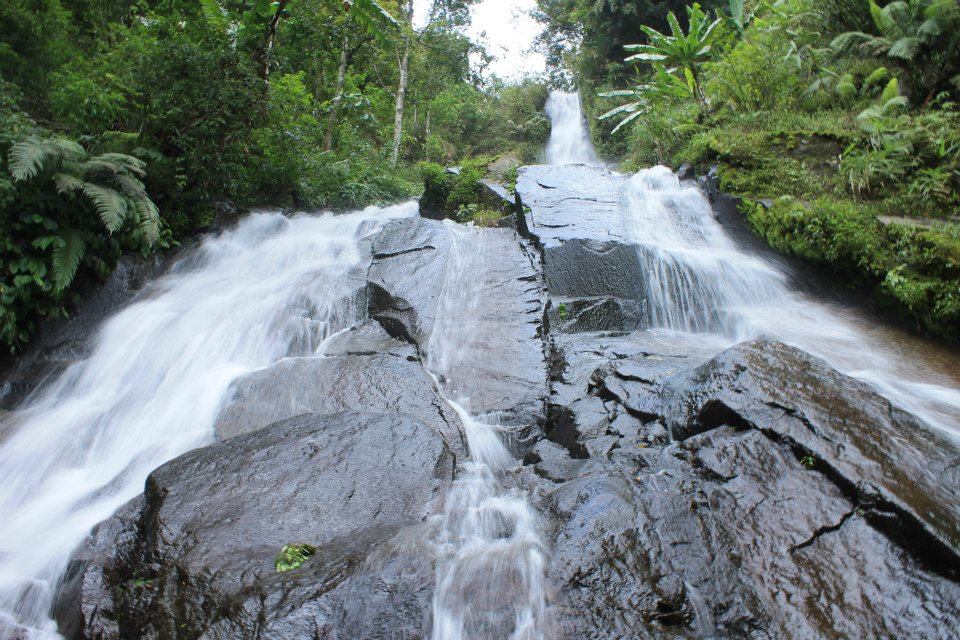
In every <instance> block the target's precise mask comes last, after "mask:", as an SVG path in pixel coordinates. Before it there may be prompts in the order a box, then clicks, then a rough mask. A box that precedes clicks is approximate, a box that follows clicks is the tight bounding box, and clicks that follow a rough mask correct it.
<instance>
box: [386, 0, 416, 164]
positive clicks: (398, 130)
mask: <svg viewBox="0 0 960 640" xmlns="http://www.w3.org/2000/svg"><path fill="white" fill-rule="evenodd" d="M405 13H406V15H405V16H404V17H405V18H406V20H407V25H408V26H409V27H410V30H412V28H413V0H408V1H407V8H406V12H405ZM410 38H411V34H410V33H407V36H406V39H405V40H404V43H403V58H402V59H401V60H400V83H399V85H398V86H397V103H396V107H395V109H394V115H393V149H392V150H391V152H390V165H391V166H394V167H395V166H397V161H398V160H399V159H400V143H401V142H402V141H403V106H404V101H405V100H406V97H407V73H408V72H409V70H410Z"/></svg>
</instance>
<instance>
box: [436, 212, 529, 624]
mask: <svg viewBox="0 0 960 640" xmlns="http://www.w3.org/2000/svg"><path fill="white" fill-rule="evenodd" d="M448 228H449V230H450V233H451V235H452V239H453V246H452V249H451V257H450V261H449V263H448V264H447V270H446V276H445V280H444V283H443V288H442V292H441V298H440V304H439V308H438V313H437V321H436V324H435V325H434V328H433V331H432V333H431V336H430V340H429V344H428V347H427V351H428V359H427V367H428V369H430V371H431V372H432V373H433V374H434V375H435V376H437V379H438V380H439V381H440V384H441V387H442V388H443V390H444V394H445V396H446V397H447V398H448V402H449V403H450V405H451V406H452V407H453V408H454V409H455V410H456V411H457V413H458V414H459V416H460V418H461V420H462V421H463V425H464V429H465V431H466V438H467V446H468V448H469V451H470V460H468V461H467V462H465V463H464V464H462V465H461V468H460V472H459V475H458V478H457V480H456V482H455V483H454V484H453V486H452V488H451V489H450V491H449V493H448V494H447V496H446V501H445V507H444V512H443V514H442V515H441V516H439V518H438V523H437V524H438V528H439V534H438V538H437V541H438V559H437V569H436V590H435V592H434V597H433V636H432V638H433V640H461V639H468V638H476V639H479V638H511V639H513V640H541V639H543V638H545V637H546V636H545V633H546V631H545V627H546V613H547V595H546V584H545V578H544V567H545V562H546V560H545V549H544V545H543V542H542V539H541V536H540V529H541V527H540V523H539V520H538V518H537V515H536V513H535V512H534V510H533V509H532V508H531V506H530V504H529V502H528V500H527V496H526V494H525V493H524V492H523V491H521V490H520V489H517V488H511V487H510V486H509V485H510V479H511V478H510V472H511V470H512V469H514V468H516V467H517V466H518V463H517V461H516V460H514V458H513V456H511V455H510V453H509V451H508V450H507V448H506V447H505V446H504V443H503V442H502V441H501V437H500V429H499V425H498V421H497V416H496V415H493V414H489V413H488V414H486V415H483V414H479V413H478V411H479V410H480V409H479V408H478V407H476V406H474V404H473V402H472V401H471V397H472V395H473V394H474V393H479V392H480V391H481V390H480V389H476V388H469V385H471V384H473V385H476V382H472V383H467V384H463V383H461V384H459V385H458V384H456V383H451V382H449V380H451V379H452V376H451V374H452V373H453V372H456V373H457V375H456V379H457V380H461V381H463V380H474V381H476V380H479V379H482V376H481V375H478V373H479V372H478V370H477V366H478V365H479V364H480V363H479V362H477V361H476V357H477V356H478V355H479V356H482V355H483V349H482V345H483V344H484V343H485V341H486V339H487V336H486V335H485V334H486V332H489V331H495V330H496V327H491V326H485V325H484V323H482V322H480V321H478V320H477V319H478V318H480V317H481V316H482V314H481V313H480V310H481V309H482V308H483V305H484V304H485V302H484V300H483V299H482V296H480V295H478V294H477V287H476V286H474V285H475V283H474V280H475V279H476V278H477V277H479V276H480V274H482V273H483V272H484V268H485V267H484V261H485V257H486V251H485V250H484V233H483V230H481V229H477V228H474V227H472V226H471V227H463V226H460V225H455V224H452V223H450V224H448Z"/></svg>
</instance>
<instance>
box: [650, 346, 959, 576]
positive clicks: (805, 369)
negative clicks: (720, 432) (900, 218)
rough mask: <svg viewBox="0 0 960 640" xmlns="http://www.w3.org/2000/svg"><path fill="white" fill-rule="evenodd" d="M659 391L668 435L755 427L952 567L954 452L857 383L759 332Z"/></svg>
mask: <svg viewBox="0 0 960 640" xmlns="http://www.w3.org/2000/svg"><path fill="white" fill-rule="evenodd" d="M665 393H666V395H667V396H668V397H670V398H671V399H672V403H671V405H672V406H671V409H670V412H671V414H670V415H671V421H672V425H673V431H674V436H675V437H677V438H686V437H689V436H690V435H693V434H696V433H699V432H703V431H707V430H709V429H711V428H714V427H715V426H717V425H718V424H736V425H737V426H742V427H744V428H753V429H760V430H762V431H764V432H765V433H767V434H768V435H769V436H770V437H771V438H774V439H776V440H779V441H783V442H785V443H788V444H789V446H790V447H792V448H794V449H795V450H796V451H797V452H798V454H799V455H802V456H812V457H813V458H814V459H815V460H816V461H817V464H822V465H823V467H824V471H825V472H827V473H829V474H831V475H833V476H835V477H837V478H838V481H839V482H842V483H844V484H845V485H846V486H847V487H849V488H850V489H852V490H855V493H856V494H857V496H858V498H859V500H860V501H861V502H862V503H864V504H865V505H870V508H872V507H874V506H875V507H876V509H878V510H879V511H882V512H883V513H882V515H881V514H880V513H878V514H876V517H877V518H878V519H885V520H889V522H890V526H892V527H894V528H898V529H899V528H905V527H906V528H910V527H918V528H919V530H918V531H910V532H909V533H910V535H911V536H918V535H922V534H926V535H928V536H929V537H930V538H931V539H930V540H926V541H924V542H923V543H922V544H923V545H924V546H926V547H927V550H928V551H930V552H931V553H936V552H943V553H944V554H946V556H947V559H945V560H944V562H950V561H952V562H954V563H955V566H954V569H956V570H957V571H958V574H960V562H958V558H960V451H958V450H957V447H956V446H955V445H954V443H953V442H951V441H950V440H948V439H947V438H946V437H945V436H943V435H941V434H940V433H939V432H938V431H935V430H932V429H930V428H928V427H926V426H925V425H924V424H922V423H921V422H920V421H918V420H917V419H916V418H914V417H913V416H912V415H910V414H908V413H906V412H905V411H902V410H901V409H899V408H897V407H896V406H894V405H892V404H891V403H890V401H889V400H887V399H885V398H883V397H881V396H880V395H878V394H877V393H876V392H875V391H874V390H873V389H871V388H870V387H869V386H868V385H866V384H865V383H862V382H859V381H856V380H853V379H851V378H848V377H847V376H844V375H842V374H840V373H838V372H837V371H835V370H833V369H832V368H830V366H829V365H827V364H826V363H825V362H823V361H822V360H819V359H817V358H814V357H812V356H810V355H808V354H806V353H804V352H802V351H800V350H799V349H796V348H793V347H789V346H787V345H784V344H782V343H779V342H774V341H771V340H764V339H760V340H754V341H751V342H746V343H742V344H740V345H737V346H736V347H734V348H732V349H730V350H728V351H725V352H723V353H722V354H720V355H718V356H717V357H716V358H714V359H713V360H711V361H710V362H708V363H706V364H704V365H702V366H701V367H698V368H697V369H694V370H692V371H690V372H689V373H688V374H685V375H681V376H678V378H677V379H675V380H672V381H670V382H669V383H668V384H667V385H666V389H665ZM905 533H906V532H905ZM918 542H920V541H919V540H918ZM937 543H939V545H938V544H937ZM941 545H942V546H943V547H944V548H943V549H937V548H936V547H937V546H941Z"/></svg>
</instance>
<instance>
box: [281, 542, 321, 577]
mask: <svg viewBox="0 0 960 640" xmlns="http://www.w3.org/2000/svg"><path fill="white" fill-rule="evenodd" d="M316 552H317V548H316V547H315V546H313V545H312V544H305V543H301V544H285V545H283V548H282V549H280V554H279V555H278V556H277V561H276V566H277V573H283V572H284V571H293V570H294V569H299V568H300V567H301V566H302V565H303V563H304V562H306V561H307V558H309V557H310V556H312V555H313V554H315V553H316Z"/></svg>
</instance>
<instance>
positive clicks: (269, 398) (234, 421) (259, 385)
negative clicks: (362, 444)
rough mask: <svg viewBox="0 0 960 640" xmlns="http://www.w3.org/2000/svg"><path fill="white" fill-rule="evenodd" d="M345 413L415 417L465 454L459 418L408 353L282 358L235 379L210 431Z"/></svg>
mask: <svg viewBox="0 0 960 640" xmlns="http://www.w3.org/2000/svg"><path fill="white" fill-rule="evenodd" d="M394 342H395V341H394ZM396 344H397V345H398V346H401V347H402V344H401V343H396ZM386 346H389V345H386ZM347 410H352V411H369V412H373V413H383V414H396V415H404V416H408V417H411V418H414V419H416V420H419V421H421V422H423V423H424V424H426V425H427V426H429V427H430V428H431V429H433V431H434V432H435V433H437V434H438V435H440V436H441V437H442V438H443V439H444V441H445V442H446V443H447V445H448V446H449V447H450V450H451V451H453V452H454V453H455V454H456V455H457V456H458V457H465V456H466V444H465V443H464V440H463V425H462V424H461V423H460V419H459V418H458V417H457V414H456V413H455V412H454V411H453V410H452V409H451V408H450V407H449V405H448V404H447V403H446V401H445V400H444V399H443V398H442V397H441V396H440V393H439V392H438V391H437V389H436V388H435V384H434V382H433V379H432V378H431V377H430V376H429V375H428V374H427V372H426V371H425V370H424V368H423V366H422V365H421V364H420V361H419V359H417V358H415V357H414V356H412V355H406V356H404V355H394V354H392V353H377V352H367V353H353V354H350V355H330V356H326V357H309V358H286V359H284V360H281V361H279V362H277V363H276V364H274V365H272V366H270V367H267V368H266V369H261V370H259V371H255V372H253V373H251V374H248V375H246V376H244V377H242V378H240V379H239V380H237V381H236V382H235V383H234V384H233V386H232V388H231V393H230V396H229V399H228V400H227V401H226V403H225V404H224V406H223V409H222V410H221V412H220V415H219V416H218V417H217V420H216V423H215V427H214V428H215V431H216V434H217V438H218V439H220V440H225V439H227V438H232V437H235V436H238V435H243V434H245V433H250V432H253V431H257V430H259V429H263V428H264V427H267V426H269V425H271V424H274V423H276V422H279V421H280V420H285V419H287V418H292V417H294V416H299V415H303V414H306V413H312V414H332V413H339V412H341V411H347Z"/></svg>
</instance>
